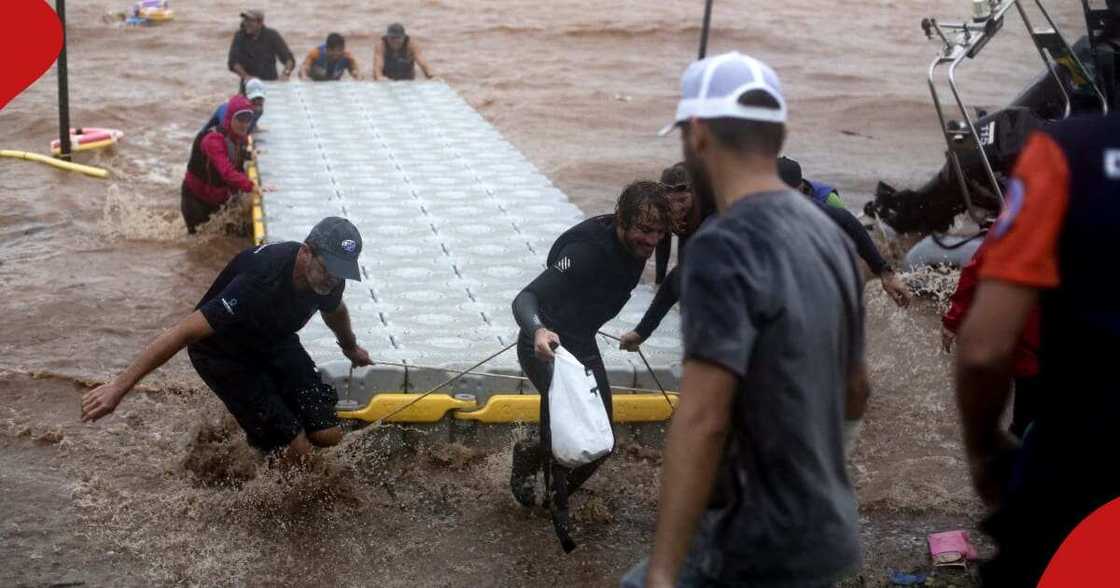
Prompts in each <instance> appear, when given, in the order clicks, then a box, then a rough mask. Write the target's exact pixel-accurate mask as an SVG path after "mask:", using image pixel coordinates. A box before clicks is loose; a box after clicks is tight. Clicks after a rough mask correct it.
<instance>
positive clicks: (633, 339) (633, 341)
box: [618, 331, 645, 352]
mask: <svg viewBox="0 0 1120 588" xmlns="http://www.w3.org/2000/svg"><path fill="white" fill-rule="evenodd" d="M618 339H619V341H618V348H619V349H621V350H623V351H630V352H634V351H637V350H638V348H639V346H640V345H641V344H642V342H643V341H645V338H644V337H642V336H641V335H639V334H638V333H637V332H636V331H629V332H626V333H624V334H623V335H622V336H621V337H619V338H618Z"/></svg>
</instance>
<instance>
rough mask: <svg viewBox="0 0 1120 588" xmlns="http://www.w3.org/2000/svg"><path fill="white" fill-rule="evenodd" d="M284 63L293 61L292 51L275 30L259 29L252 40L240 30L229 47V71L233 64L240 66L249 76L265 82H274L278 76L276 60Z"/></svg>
mask: <svg viewBox="0 0 1120 588" xmlns="http://www.w3.org/2000/svg"><path fill="white" fill-rule="evenodd" d="M277 59H279V60H280V61H282V62H284V63H288V62H289V61H293V60H294V59H295V57H293V56H292V51H291V50H290V49H288V44H287V43H285V42H284V38H283V37H281V36H280V33H278V32H276V30H275V29H270V28H268V27H261V32H260V33H259V34H258V35H257V37H256V38H255V39H254V38H253V37H250V36H249V35H246V34H245V30H244V29H240V30H238V31H237V33H236V34H235V35H234V36H233V42H232V43H230V46H229V69H230V70H231V71H232V70H233V65H234V64H235V63H239V64H241V67H243V68H245V71H247V72H249V75H251V76H253V77H255V78H260V79H262V80H264V81H266V82H270V81H274V80H276V79H278V78H279V77H280V76H279V75H278V74H277V72H276V60H277Z"/></svg>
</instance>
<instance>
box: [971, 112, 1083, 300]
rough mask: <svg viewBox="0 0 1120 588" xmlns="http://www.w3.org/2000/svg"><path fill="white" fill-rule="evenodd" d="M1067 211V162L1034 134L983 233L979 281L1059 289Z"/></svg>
mask: <svg viewBox="0 0 1120 588" xmlns="http://www.w3.org/2000/svg"><path fill="white" fill-rule="evenodd" d="M1068 208H1069V164H1068V162H1067V161H1066V157H1065V154H1064V153H1063V152H1062V149H1061V147H1059V146H1058V144H1057V143H1055V142H1054V140H1053V139H1051V138H1050V137H1049V136H1048V135H1045V134H1043V133H1035V134H1034V135H1032V136H1031V138H1030V139H1028V140H1027V145H1026V147H1025V148H1024V149H1023V154H1022V155H1021V156H1020V157H1019V162H1018V163H1017V164H1016V166H1015V171H1014V173H1013V174H1012V177H1011V181H1010V182H1008V185H1007V199H1006V200H1005V202H1004V208H1003V212H1001V213H1000V215H999V218H998V219H996V224H995V226H994V227H993V228H992V231H991V233H989V235H988V240H989V241H990V242H989V243H988V251H987V252H986V253H985V258H984V265H983V266H981V268H980V279H981V280H999V281H1003V282H1010V283H1013V284H1020V285H1023V286H1030V287H1035V288H1053V287H1056V286H1057V285H1058V282H1059V279H1058V241H1059V238H1060V237H1061V232H1062V225H1063V224H1064V223H1065V217H1066V211H1067V209H1068Z"/></svg>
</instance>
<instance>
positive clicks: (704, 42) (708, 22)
mask: <svg viewBox="0 0 1120 588" xmlns="http://www.w3.org/2000/svg"><path fill="white" fill-rule="evenodd" d="M711 27H712V0H707V1H706V2H704V28H703V29H702V30H701V31H700V57H699V58H700V59H704V56H705V55H707V54H708V31H709V30H710V29H711Z"/></svg>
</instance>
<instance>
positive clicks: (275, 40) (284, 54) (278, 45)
mask: <svg viewBox="0 0 1120 588" xmlns="http://www.w3.org/2000/svg"><path fill="white" fill-rule="evenodd" d="M272 50H273V51H274V52H275V53H276V55H277V57H279V58H280V61H282V62H284V63H285V64H287V63H288V62H289V61H295V59H296V58H295V56H294V55H292V50H291V49H288V44H287V43H286V42H285V41H284V37H281V36H280V33H278V32H276V31H272Z"/></svg>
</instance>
